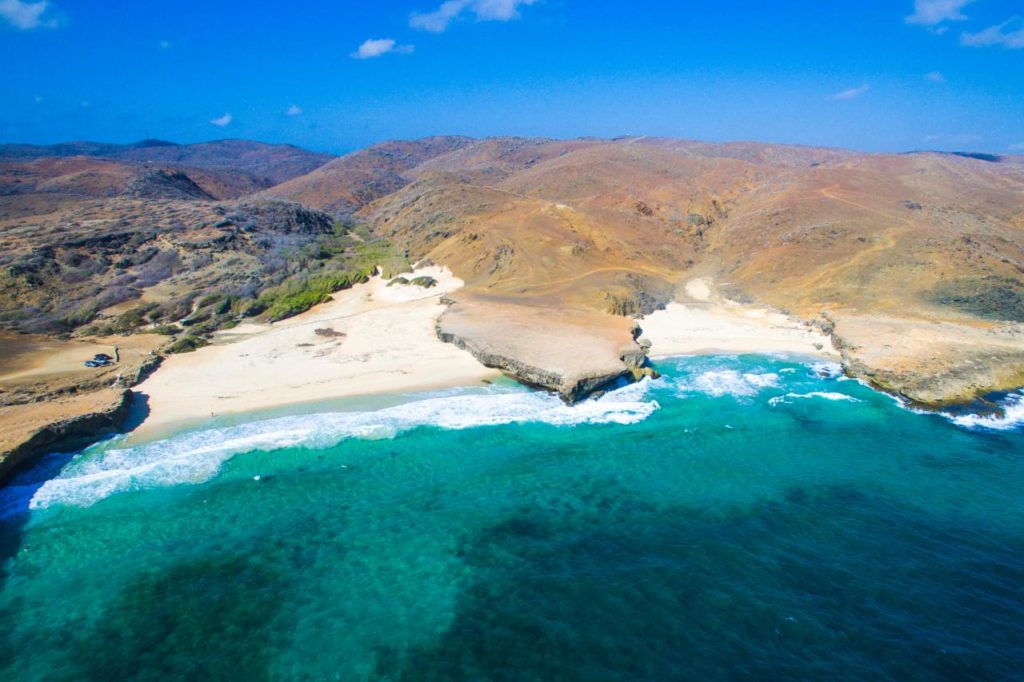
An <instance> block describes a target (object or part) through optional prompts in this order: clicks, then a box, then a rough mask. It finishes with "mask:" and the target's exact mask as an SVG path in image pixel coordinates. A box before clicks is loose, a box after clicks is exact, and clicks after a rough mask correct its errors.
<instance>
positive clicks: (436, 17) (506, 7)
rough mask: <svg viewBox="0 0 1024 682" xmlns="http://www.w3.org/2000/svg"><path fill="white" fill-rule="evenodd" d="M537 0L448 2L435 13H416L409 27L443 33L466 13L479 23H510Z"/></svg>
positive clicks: (449, 0) (457, 0) (456, 0)
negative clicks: (509, 21)
mask: <svg viewBox="0 0 1024 682" xmlns="http://www.w3.org/2000/svg"><path fill="white" fill-rule="evenodd" d="M536 1H537V0H447V1H446V2H443V3H441V6H440V7H438V8H437V9H436V10H434V11H433V12H424V13H419V12H417V13H415V14H413V15H412V18H411V19H410V20H409V25H410V26H412V27H413V28H416V29H419V30H421V31H430V32H431V33H441V32H442V31H444V30H445V29H446V28H448V25H449V24H450V23H452V22H453V21H455V20H456V19H458V18H459V17H460V16H462V15H463V14H464V13H469V14H472V15H474V16H475V17H476V20H477V21H508V20H510V19H517V18H519V8H520V7H528V6H529V5H532V4H533V3H535V2H536Z"/></svg>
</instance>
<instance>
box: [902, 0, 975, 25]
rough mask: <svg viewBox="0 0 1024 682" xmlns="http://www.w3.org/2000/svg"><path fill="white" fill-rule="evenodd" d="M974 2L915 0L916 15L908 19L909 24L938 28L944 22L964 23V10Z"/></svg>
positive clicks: (964, 0) (966, 0) (968, 0)
mask: <svg viewBox="0 0 1024 682" xmlns="http://www.w3.org/2000/svg"><path fill="white" fill-rule="evenodd" d="M972 2H974V0H915V2H914V13H913V14H912V15H910V16H909V17H907V23H908V24H919V25H921V26H936V25H938V24H941V23H942V22H944V21H963V20H964V19H966V18H967V17H966V16H965V15H964V13H963V12H961V11H960V10H962V9H963V8H964V7H966V6H967V5H969V4H971V3H972Z"/></svg>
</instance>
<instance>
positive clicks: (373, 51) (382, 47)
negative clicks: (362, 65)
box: [350, 38, 415, 59]
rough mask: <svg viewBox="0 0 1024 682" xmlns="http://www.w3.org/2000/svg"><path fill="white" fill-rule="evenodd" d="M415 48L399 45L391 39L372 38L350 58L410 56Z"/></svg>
mask: <svg viewBox="0 0 1024 682" xmlns="http://www.w3.org/2000/svg"><path fill="white" fill-rule="evenodd" d="M414 49H415V48H414V47H413V46H412V45H399V44H397V43H396V42H395V41H394V40H393V39H391V38H371V39H370V40H367V41H365V42H364V43H363V44H362V45H360V46H359V49H358V50H356V51H355V52H353V53H352V54H351V55H350V56H351V57H352V58H353V59H373V58H374V57H380V56H382V55H386V54H388V53H389V52H390V53H394V54H409V53H410V52H412V51H413V50H414Z"/></svg>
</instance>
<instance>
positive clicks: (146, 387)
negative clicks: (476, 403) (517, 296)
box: [134, 267, 498, 438]
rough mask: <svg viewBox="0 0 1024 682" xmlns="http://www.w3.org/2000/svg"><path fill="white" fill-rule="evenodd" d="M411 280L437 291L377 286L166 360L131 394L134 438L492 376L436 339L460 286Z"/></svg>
mask: <svg viewBox="0 0 1024 682" xmlns="http://www.w3.org/2000/svg"><path fill="white" fill-rule="evenodd" d="M415 274H416V275H417V276H420V275H427V276H431V277H434V278H435V279H436V280H437V281H438V284H437V286H434V287H431V288H422V287H418V286H412V285H396V286H392V287H388V286H387V282H386V281H385V280H383V279H381V278H380V277H374V278H372V279H371V280H370V281H369V282H367V283H365V284H359V285H356V286H354V287H352V288H351V289H348V290H345V291H340V292H338V293H336V294H334V297H333V300H331V301H329V302H327V303H324V304H322V305H319V306H317V307H315V308H313V309H312V310H310V311H308V312H306V313H303V314H301V315H297V316H296V317H293V318H290V319H287V320H283V321H281V322H278V323H275V324H272V325H269V324H244V325H239V326H238V327H236V328H234V329H231V330H228V331H225V332H221V333H218V334H217V336H216V337H215V342H214V344H213V345H211V346H207V347H205V348H200V349H199V350H197V351H195V352H193V353H186V354H182V355H172V356H170V357H168V358H167V360H166V361H165V362H164V364H163V366H162V367H161V368H160V369H159V370H158V371H157V372H156V373H154V374H153V376H151V377H150V378H149V379H147V380H146V381H145V382H143V383H142V384H139V385H138V386H137V387H136V388H135V390H136V392H138V393H140V394H142V395H144V396H145V397H146V399H147V400H148V406H149V409H150V414H149V416H148V417H147V419H146V420H145V421H144V422H143V424H142V425H141V426H140V427H139V428H138V429H137V430H136V431H135V432H134V436H135V437H141V438H145V437H148V436H152V435H155V434H158V433H159V432H160V431H162V430H164V429H166V428H168V427H170V426H175V425H179V424H180V425H185V424H187V423H189V422H199V421H202V420H205V419H208V418H210V417H213V416H218V415H224V414H230V413H239V412H249V411H255V410H261V409H267V408H273V407H279V406H284V405H290V404H295V403H302V402H311V401H317V400H327V399H332V398H345V397H353V396H360V395H370V394H377V393H402V392H409V391H419V390H427V389H431V388H440V387H446V386H466V385H474V384H479V383H480V382H481V381H483V380H485V379H491V378H494V377H496V376H498V373H497V372H496V371H495V370H491V369H487V368H486V367H484V366H482V365H481V364H479V363H478V362H477V361H476V360H474V359H473V357H472V356H471V355H470V354H469V353H467V352H465V351H462V350H459V349H458V348H456V347H455V346H452V345H450V344H446V343H442V342H441V341H440V340H439V339H438V338H437V335H436V333H435V332H434V323H435V321H436V319H437V317H438V315H440V314H441V312H443V311H444V306H443V305H441V303H440V301H439V299H440V298H441V296H443V295H444V294H446V293H450V292H452V291H454V290H456V289H458V288H459V287H461V286H462V281H461V280H459V279H458V278H456V277H454V276H453V275H452V274H451V272H450V271H449V270H447V269H446V268H440V267H430V268H422V269H419V270H417V271H416V273H415ZM318 330H319V331H318Z"/></svg>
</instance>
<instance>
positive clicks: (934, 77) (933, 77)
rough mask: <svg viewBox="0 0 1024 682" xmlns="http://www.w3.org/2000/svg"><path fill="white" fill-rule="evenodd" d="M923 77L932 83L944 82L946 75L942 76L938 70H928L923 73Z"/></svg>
mask: <svg viewBox="0 0 1024 682" xmlns="http://www.w3.org/2000/svg"><path fill="white" fill-rule="evenodd" d="M924 79H925V80H926V81H931V82H932V83H945V82H946V77H945V76H943V75H942V74H941V73H939V72H938V71H929V72H928V73H926V74H925V75H924Z"/></svg>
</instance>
